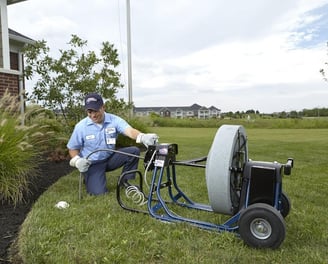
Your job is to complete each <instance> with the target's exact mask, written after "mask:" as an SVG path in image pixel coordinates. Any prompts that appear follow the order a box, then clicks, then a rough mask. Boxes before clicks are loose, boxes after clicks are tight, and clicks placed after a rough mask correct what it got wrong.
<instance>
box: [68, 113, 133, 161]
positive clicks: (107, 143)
mask: <svg viewBox="0 0 328 264" xmlns="http://www.w3.org/2000/svg"><path fill="white" fill-rule="evenodd" d="M128 127H130V125H129V124H128V123H127V122H126V121H125V120H124V119H122V118H121V117H119V116H116V115H113V114H109V113H106V112H105V116H104V122H103V124H96V123H94V122H92V120H91V119H90V118H89V117H86V118H84V119H82V120H81V121H80V122H78V123H77V124H76V125H75V127H74V131H73V133H72V135H71V137H70V139H69V141H68V143H67V148H68V149H77V150H80V154H79V156H81V157H85V158H86V157H87V156H88V155H89V154H90V153H91V152H93V151H95V150H97V149H115V144H116V140H117V136H118V134H123V133H124V131H125V130H126V129H127V128H128ZM112 154H113V152H109V151H99V152H95V153H94V154H92V155H91V156H90V157H89V159H90V160H104V159H106V158H108V157H109V156H110V155H112Z"/></svg>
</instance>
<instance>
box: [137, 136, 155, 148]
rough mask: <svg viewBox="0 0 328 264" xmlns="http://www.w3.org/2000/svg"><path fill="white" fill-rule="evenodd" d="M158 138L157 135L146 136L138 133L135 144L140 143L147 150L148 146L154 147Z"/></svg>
mask: <svg viewBox="0 0 328 264" xmlns="http://www.w3.org/2000/svg"><path fill="white" fill-rule="evenodd" d="M158 138H159V137H158V136H157V134H154V133H148V134H144V133H140V134H139V135H138V137H137V140H136V142H137V143H142V144H144V145H145V146H146V147H147V148H148V146H150V145H156V144H157V142H158Z"/></svg>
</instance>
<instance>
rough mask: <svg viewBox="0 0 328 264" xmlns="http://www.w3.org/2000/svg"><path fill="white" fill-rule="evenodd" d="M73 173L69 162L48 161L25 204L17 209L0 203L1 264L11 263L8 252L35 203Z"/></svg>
mask: <svg viewBox="0 0 328 264" xmlns="http://www.w3.org/2000/svg"><path fill="white" fill-rule="evenodd" d="M71 171H72V168H71V167H70V166H69V164H68V161H60V162H54V161H47V162H45V163H43V164H42V165H41V166H40V177H38V178H37V179H36V180H35V183H34V187H32V189H31V191H32V193H31V194H30V195H28V196H27V197H26V198H25V202H23V203H20V204H18V205H16V207H15V206H13V205H11V204H8V203H1V201H0V263H6V264H8V263H10V261H9V260H8V250H9V248H10V245H11V244H12V243H13V241H14V240H15V238H16V237H17V235H18V232H19V228H20V226H21V224H22V223H23V222H24V219H25V217H26V215H27V214H28V212H29V211H30V209H31V207H32V205H33V203H34V202H35V201H36V200H37V199H38V197H39V196H40V195H41V194H42V193H43V192H44V191H45V190H47V189H48V187H49V186H51V185H52V184H53V183H54V182H56V181H57V180H58V179H59V178H60V177H61V176H64V175H67V174H68V173H70V172H71Z"/></svg>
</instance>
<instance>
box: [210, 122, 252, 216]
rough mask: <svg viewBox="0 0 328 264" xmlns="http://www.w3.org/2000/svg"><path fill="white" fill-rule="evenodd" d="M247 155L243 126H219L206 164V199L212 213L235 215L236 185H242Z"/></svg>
mask: <svg viewBox="0 0 328 264" xmlns="http://www.w3.org/2000/svg"><path fill="white" fill-rule="evenodd" d="M247 156H248V152H247V138H246V131H245V129H244V127H242V126H238V125H223V126H221V127H220V128H219V129H218V131H217V132H216V135H215V138H214V141H213V143H212V146H211V149H210V151H209V154H208V156H207V161H206V184H207V190H208V197H209V202H210V205H211V207H212V209H213V211H214V212H218V213H222V214H229V215H231V214H234V210H235V208H234V207H236V205H235V203H236V201H235V200H236V196H238V195H239V194H238V193H237V192H239V191H237V189H238V188H239V187H240V186H237V185H241V169H242V167H243V165H244V163H245V162H246V161H247ZM239 189H240V188H239ZM238 202H239V199H238Z"/></svg>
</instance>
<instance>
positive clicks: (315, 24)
mask: <svg viewBox="0 0 328 264" xmlns="http://www.w3.org/2000/svg"><path fill="white" fill-rule="evenodd" d="M130 5H131V11H130V12H131V41H132V83H133V90H132V93H133V102H134V104H135V106H137V107H141V106H143V107H145V106H190V105H192V104H193V103H198V104H200V105H202V106H207V107H210V106H212V105H213V106H216V107H217V108H219V109H221V110H222V111H223V112H228V111H233V112H235V111H246V110H249V109H253V110H258V111H260V112H261V113H272V112H277V111H291V110H297V111H299V110H302V109H304V108H307V109H310V108H315V107H328V83H327V82H325V81H323V78H322V76H321V74H320V73H319V70H320V69H321V68H324V67H325V62H327V61H328V55H327V51H328V50H327V41H328V0H283V1H277V0H249V1H243V0H230V1H224V0H130ZM8 23H9V27H10V28H11V29H13V30H16V31H18V32H19V33H21V34H23V35H26V36H28V37H30V38H33V39H35V40H42V39H44V40H46V41H47V43H48V46H49V47H50V49H51V51H52V52H53V54H54V56H55V54H56V51H58V50H59V49H67V48H69V46H68V45H67V42H68V41H69V40H70V38H71V35H72V34H76V35H78V36H79V37H81V38H82V39H84V40H87V41H88V48H89V50H94V51H98V50H99V48H100V45H101V43H102V42H103V41H109V42H110V43H113V44H114V45H115V47H116V48H117V49H118V51H119V54H120V61H121V65H120V67H119V69H118V70H119V71H120V72H121V74H122V80H121V82H122V83H123V84H124V85H125V87H126V88H125V89H124V90H122V91H121V92H120V93H119V95H118V97H123V98H124V99H126V100H127V97H128V96H127V95H128V91H127V82H128V81H127V79H128V74H127V55H126V54H127V51H126V50H127V48H126V46H127V45H126V44H127V41H126V35H127V34H126V1H125V0H93V1H90V0H88V1H87V0H56V1H50V0H47V1H46V0H28V1H25V2H21V3H18V4H14V5H10V6H9V7H8Z"/></svg>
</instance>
